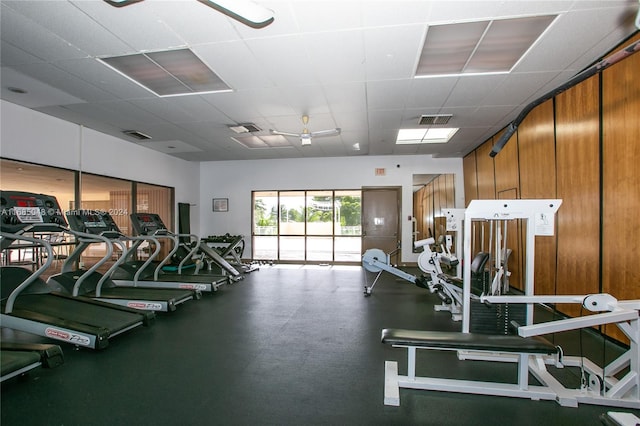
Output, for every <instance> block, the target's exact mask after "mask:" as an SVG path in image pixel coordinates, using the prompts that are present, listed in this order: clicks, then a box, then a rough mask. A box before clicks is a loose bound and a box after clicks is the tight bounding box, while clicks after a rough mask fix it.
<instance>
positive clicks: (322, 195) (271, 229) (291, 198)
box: [252, 190, 361, 263]
mask: <svg viewBox="0 0 640 426" xmlns="http://www.w3.org/2000/svg"><path fill="white" fill-rule="evenodd" d="M360 197H361V195H360V191H359V190H352V191H344V190H342V191H334V190H321V191H256V192H254V193H253V244H252V247H253V253H252V256H253V259H255V260H277V261H285V262H318V263H333V262H359V261H360V244H361V227H360Z"/></svg>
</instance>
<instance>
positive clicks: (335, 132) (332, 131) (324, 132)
mask: <svg viewBox="0 0 640 426" xmlns="http://www.w3.org/2000/svg"><path fill="white" fill-rule="evenodd" d="M340 131H341V129H340V128H337V129H330V130H318V131H317V132H311V136H312V137H314V138H321V137H323V136H337V135H339V134H340Z"/></svg>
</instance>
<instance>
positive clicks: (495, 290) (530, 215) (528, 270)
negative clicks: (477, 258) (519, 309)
mask: <svg viewBox="0 0 640 426" xmlns="http://www.w3.org/2000/svg"><path fill="white" fill-rule="evenodd" d="M561 205H562V200H558V199H536V200H472V201H471V202H470V203H469V206H468V207H467V209H466V210H465V214H464V233H463V238H464V256H463V257H464V258H465V259H471V248H472V244H471V243H472V241H471V240H472V237H473V232H472V228H473V223H474V221H478V220H483V221H510V220H516V219H520V220H522V223H523V225H525V227H526V244H525V265H524V266H525V268H524V273H525V274H524V294H525V295H527V296H532V295H533V294H534V293H533V288H534V259H535V237H536V236H550V235H553V234H554V230H555V214H556V212H557V211H558V209H559V208H560V206H561ZM499 226H500V225H499V224H498V223H496V228H497V229H498V230H499V229H500V228H499ZM505 229H506V226H505ZM498 234H499V232H498ZM498 236H499V235H498ZM503 237H504V235H503ZM483 239H484V237H483ZM500 240H504V241H506V239H505V238H496V250H495V251H496V253H495V256H496V258H495V265H496V268H497V270H498V272H497V274H496V276H495V277H494V279H493V281H492V285H491V292H490V293H491V294H492V295H498V294H502V292H503V290H504V288H503V287H502V286H501V285H500V284H501V283H502V282H503V280H502V278H503V277H504V276H505V266H504V265H503V262H502V260H503V259H502V258H503V257H506V256H507V253H505V252H506V250H503V249H502V247H500V245H499V244H498V243H499V241H500ZM507 272H508V271H507ZM462 281H463V292H462V332H463V333H469V332H470V325H471V299H472V283H471V268H464V271H463V279H462ZM507 282H508V281H507ZM524 315H525V318H524V322H525V323H526V324H527V325H528V324H532V323H533V304H527V305H526V308H525V314H524Z"/></svg>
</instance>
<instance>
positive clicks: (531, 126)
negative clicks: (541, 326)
mask: <svg viewBox="0 0 640 426" xmlns="http://www.w3.org/2000/svg"><path fill="white" fill-rule="evenodd" d="M500 154H502V152H501V153H500ZM500 154H498V155H500ZM518 155H519V159H520V163H519V167H520V196H521V197H522V198H524V199H530V198H556V164H555V135H554V111H553V102H552V101H547V102H545V103H543V104H542V105H540V106H539V107H538V108H536V109H534V110H533V111H531V113H530V114H529V115H528V116H527V118H525V120H524V121H523V122H522V124H521V125H520V128H519V129H518ZM496 158H497V157H496ZM530 225H533V224H530ZM522 232H526V230H524V229H523V230H522ZM556 235H557V234H555V235H554V236H543V237H536V243H535V250H536V252H535V274H534V282H535V290H536V293H537V294H555V287H556ZM521 238H522V241H526V239H525V237H524V235H523V236H522V237H521ZM525 255H526V253H522V256H523V257H522V258H523V259H524V256H525Z"/></svg>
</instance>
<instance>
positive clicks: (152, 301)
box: [47, 210, 200, 312]
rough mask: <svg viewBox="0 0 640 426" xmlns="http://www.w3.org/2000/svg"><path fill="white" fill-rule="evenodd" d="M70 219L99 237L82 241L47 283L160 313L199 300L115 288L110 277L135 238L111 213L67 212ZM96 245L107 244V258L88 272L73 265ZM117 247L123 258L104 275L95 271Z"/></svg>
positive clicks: (173, 292)
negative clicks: (58, 271) (129, 235)
mask: <svg viewBox="0 0 640 426" xmlns="http://www.w3.org/2000/svg"><path fill="white" fill-rule="evenodd" d="M67 219H68V222H69V226H70V227H71V229H72V230H74V231H76V232H79V233H85V234H91V235H95V236H96V237H95V238H94V239H88V238H84V239H81V240H80V242H79V244H77V245H76V247H75V249H74V250H73V251H72V252H71V253H70V254H69V257H68V258H67V260H66V261H65V262H64V264H63V265H62V271H61V273H59V274H56V275H52V276H51V277H50V278H49V280H48V281H47V283H49V282H56V283H57V284H59V285H61V286H63V287H65V288H66V289H67V290H68V291H69V292H70V293H71V294H72V295H73V296H84V297H91V298H92V299H95V300H100V301H103V302H107V303H114V304H117V305H122V306H128V307H130V308H136V309H142V310H151V311H160V312H173V311H175V310H176V307H177V306H178V305H180V304H182V303H184V302H187V301H189V300H194V299H197V298H199V297H200V292H198V291H194V290H189V289H167V288H136V287H118V286H116V284H115V283H114V282H113V281H112V280H111V278H110V277H111V274H112V273H113V272H114V271H115V270H116V269H118V268H119V267H120V265H121V264H123V263H124V262H125V261H126V260H127V258H128V251H129V248H128V247H127V245H128V243H129V242H132V241H134V240H136V238H134V237H132V238H129V237H127V236H125V235H124V234H122V232H120V229H119V228H118V226H117V224H116V223H115V221H114V220H113V218H112V217H111V215H110V214H109V213H108V212H102V211H91V210H72V211H69V212H67ZM100 238H104V239H105V240H102V239H100ZM96 243H99V244H100V243H104V244H105V246H106V247H107V250H105V252H106V253H105V255H104V257H103V258H102V259H101V260H100V261H98V262H97V263H96V264H95V265H94V266H93V267H92V268H90V269H89V270H78V269H75V267H74V265H75V264H76V262H79V261H80V258H81V256H82V254H83V253H84V252H85V251H86V250H87V249H88V248H89V246H90V245H91V244H96ZM114 248H117V249H119V250H120V252H121V254H120V256H118V258H117V259H116V261H115V262H114V263H113V265H112V266H111V267H110V268H109V269H108V270H107V271H106V272H105V273H104V274H101V273H99V272H96V270H97V269H98V268H100V267H101V266H103V265H105V264H106V262H107V261H109V260H110V259H111V255H112V253H113V249H114Z"/></svg>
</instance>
